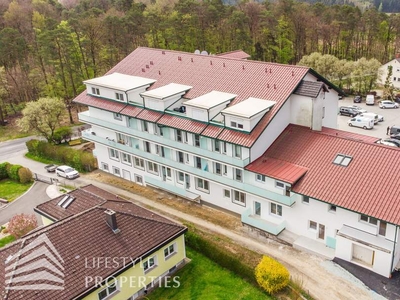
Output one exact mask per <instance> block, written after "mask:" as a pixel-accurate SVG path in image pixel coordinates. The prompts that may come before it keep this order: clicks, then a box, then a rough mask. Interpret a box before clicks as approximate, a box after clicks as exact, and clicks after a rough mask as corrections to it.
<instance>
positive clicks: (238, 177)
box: [235, 169, 242, 182]
mask: <svg viewBox="0 0 400 300" xmlns="http://www.w3.org/2000/svg"><path fill="white" fill-rule="evenodd" d="M235 180H237V181H240V182H241V181H242V170H240V169H235Z"/></svg>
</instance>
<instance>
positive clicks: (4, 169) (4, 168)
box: [0, 162, 10, 180]
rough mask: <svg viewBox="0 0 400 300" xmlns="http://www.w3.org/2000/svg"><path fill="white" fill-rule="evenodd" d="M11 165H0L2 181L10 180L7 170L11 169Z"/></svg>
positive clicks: (0, 178)
mask: <svg viewBox="0 0 400 300" xmlns="http://www.w3.org/2000/svg"><path fill="white" fill-rule="evenodd" d="M9 165H10V163H8V162H4V163H2V164H0V180H2V179H6V178H8V173H7V170H8V169H9Z"/></svg>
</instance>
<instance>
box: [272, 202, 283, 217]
mask: <svg viewBox="0 0 400 300" xmlns="http://www.w3.org/2000/svg"><path fill="white" fill-rule="evenodd" d="M270 208H271V209H270V212H271V214H273V215H277V216H280V217H282V205H279V204H276V203H271V206H270Z"/></svg>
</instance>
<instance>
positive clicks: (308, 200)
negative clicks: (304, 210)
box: [303, 196, 310, 204]
mask: <svg viewBox="0 0 400 300" xmlns="http://www.w3.org/2000/svg"><path fill="white" fill-rule="evenodd" d="M303 203H307V204H308V203H310V197H308V196H303Z"/></svg>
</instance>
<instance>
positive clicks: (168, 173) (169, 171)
mask: <svg viewBox="0 0 400 300" xmlns="http://www.w3.org/2000/svg"><path fill="white" fill-rule="evenodd" d="M166 171H167V173H166V175H167V177H168V178H171V176H172V175H171V174H172V173H171V168H167V169H166Z"/></svg>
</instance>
